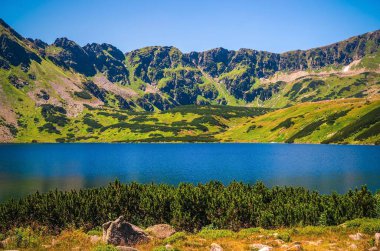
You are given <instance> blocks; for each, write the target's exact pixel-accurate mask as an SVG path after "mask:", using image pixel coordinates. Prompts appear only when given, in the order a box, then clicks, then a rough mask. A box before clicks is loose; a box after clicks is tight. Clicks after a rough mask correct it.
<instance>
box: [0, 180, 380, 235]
mask: <svg viewBox="0 0 380 251" xmlns="http://www.w3.org/2000/svg"><path fill="white" fill-rule="evenodd" d="M377 196H378V195H376V196H375V195H374V194H372V193H371V192H370V191H369V190H368V189H367V188H366V187H362V188H361V189H355V190H353V191H349V192H347V193H346V194H337V193H332V194H329V195H325V194H319V193H318V192H315V191H313V192H311V191H309V190H307V189H305V188H302V187H273V188H267V187H265V186H264V184H263V183H260V182H259V183H256V184H253V185H252V184H244V183H242V182H232V183H230V184H229V185H223V184H222V183H221V182H215V181H214V182H209V183H206V184H198V185H194V184H189V183H182V184H179V185H178V186H171V185H166V184H138V183H130V184H121V183H120V182H118V181H116V182H114V183H111V184H110V185H108V186H106V187H100V188H94V189H83V190H79V191H57V190H55V191H51V192H48V193H44V194H40V193H35V194H32V195H29V196H27V197H25V198H22V199H19V200H9V201H6V202H3V203H1V204H0V232H1V233H5V232H6V231H7V230H9V229H12V228H15V227H23V226H24V227H25V226H29V225H31V224H38V225H41V226H46V227H48V228H49V229H51V230H62V229H65V228H68V227H76V228H83V229H84V230H87V231H88V230H91V229H93V228H95V227H96V226H100V225H102V224H103V223H104V222H107V221H109V220H114V219H115V218H117V217H118V216H120V215H124V216H125V218H126V219H127V220H128V221H130V222H131V223H133V224H136V225H139V226H150V225H153V224H158V223H168V224H171V225H173V226H174V227H176V229H178V230H184V231H189V232H196V231H199V230H201V229H202V228H204V227H205V226H209V225H210V224H211V225H212V228H215V229H229V230H234V231H238V230H239V229H241V228H250V227H264V228H273V227H292V226H301V225H303V226H309V225H313V226H316V225H326V226H331V225H339V224H342V223H344V222H346V221H348V220H352V219H356V218H364V217H367V218H372V217H375V216H377V215H378V205H379V204H378V201H379V200H378V197H377ZM204 231H209V229H207V228H206V229H204ZM173 238H174V237H173Z"/></svg>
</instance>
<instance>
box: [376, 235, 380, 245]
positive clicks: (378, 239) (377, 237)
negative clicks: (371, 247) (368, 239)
mask: <svg viewBox="0 0 380 251" xmlns="http://www.w3.org/2000/svg"><path fill="white" fill-rule="evenodd" d="M375 245H376V246H378V247H380V233H376V234H375Z"/></svg>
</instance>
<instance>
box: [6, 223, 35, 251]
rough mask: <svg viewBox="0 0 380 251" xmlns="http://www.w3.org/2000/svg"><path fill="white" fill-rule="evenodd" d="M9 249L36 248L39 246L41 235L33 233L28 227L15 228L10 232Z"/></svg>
mask: <svg viewBox="0 0 380 251" xmlns="http://www.w3.org/2000/svg"><path fill="white" fill-rule="evenodd" d="M10 240H11V242H10V244H9V247H14V248H36V247H38V246H39V245H40V244H41V235H40V234H38V233H36V232H34V231H33V230H32V229H31V228H30V227H27V228H23V227H20V228H16V229H14V230H13V231H12V232H11V239H10Z"/></svg>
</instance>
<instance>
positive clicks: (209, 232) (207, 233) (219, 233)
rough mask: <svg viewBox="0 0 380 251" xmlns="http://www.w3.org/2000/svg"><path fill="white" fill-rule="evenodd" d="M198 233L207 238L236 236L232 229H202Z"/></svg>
mask: <svg viewBox="0 0 380 251" xmlns="http://www.w3.org/2000/svg"><path fill="white" fill-rule="evenodd" d="M197 235H198V236H199V237H202V238H205V239H218V238H225V237H234V236H235V235H236V234H235V233H234V232H232V231H231V230H219V229H202V230H201V231H200V232H199V233H198V234H197Z"/></svg>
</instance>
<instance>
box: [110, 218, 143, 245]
mask: <svg viewBox="0 0 380 251" xmlns="http://www.w3.org/2000/svg"><path fill="white" fill-rule="evenodd" d="M149 240H150V237H149V236H148V235H147V234H146V233H145V232H144V231H143V230H142V229H141V228H139V227H137V226H135V225H133V224H131V223H129V222H127V221H125V219H124V217H123V216H120V217H119V218H118V219H116V220H115V221H109V222H107V223H104V224H103V241H104V242H106V243H107V244H112V245H115V246H129V245H135V244H137V243H143V242H148V241H149Z"/></svg>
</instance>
